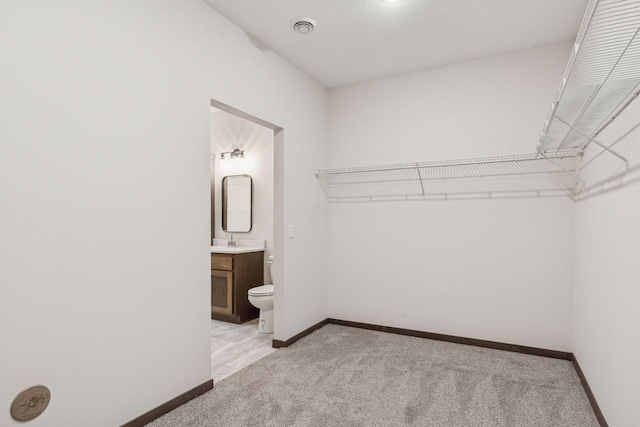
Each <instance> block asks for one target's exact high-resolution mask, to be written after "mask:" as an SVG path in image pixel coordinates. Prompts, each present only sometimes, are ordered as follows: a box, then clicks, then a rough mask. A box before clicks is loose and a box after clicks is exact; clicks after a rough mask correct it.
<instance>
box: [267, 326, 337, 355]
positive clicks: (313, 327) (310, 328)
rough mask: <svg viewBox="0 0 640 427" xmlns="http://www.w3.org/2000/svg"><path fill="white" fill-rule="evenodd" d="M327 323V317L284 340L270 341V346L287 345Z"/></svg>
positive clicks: (279, 346)
mask: <svg viewBox="0 0 640 427" xmlns="http://www.w3.org/2000/svg"><path fill="white" fill-rule="evenodd" d="M327 323H329V319H324V320H321V321H319V322H318V323H316V324H315V325H313V326H310V327H308V328H307V329H305V330H304V331H302V332H300V333H299V334H296V335H294V336H292V337H291V338H289V339H288V340H286V341H280V340H273V341H271V346H272V347H273V348H282V347H289V346H290V345H291V344H293V343H294V342H296V341H298V340H299V339H300V338H304V337H306V336H307V335H309V334H310V333H311V332H313V331H315V330H318V329H320V328H322V327H323V326H324V325H326V324H327Z"/></svg>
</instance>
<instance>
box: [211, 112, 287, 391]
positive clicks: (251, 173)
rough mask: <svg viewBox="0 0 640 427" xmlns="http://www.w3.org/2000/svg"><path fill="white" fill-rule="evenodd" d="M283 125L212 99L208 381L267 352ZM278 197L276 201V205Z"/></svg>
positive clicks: (273, 306)
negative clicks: (210, 375)
mask: <svg viewBox="0 0 640 427" xmlns="http://www.w3.org/2000/svg"><path fill="white" fill-rule="evenodd" d="M282 142H283V129H282V128H281V127H279V126H276V125H273V124H271V123H269V122H266V121H264V120H261V119H259V118H257V117H254V116H251V115H249V114H247V113H244V112H242V111H240V110H237V109H235V108H233V107H230V106H228V105H226V104H223V103H221V102H218V101H215V100H211V138H210V148H211V149H210V166H211V181H210V187H211V215H210V217H211V233H210V238H211V368H212V377H213V380H214V382H215V381H220V380H221V379H223V378H225V377H227V376H229V375H231V374H233V373H234V372H237V371H238V370H240V369H242V368H244V367H245V366H248V365H249V364H251V363H253V362H255V361H257V360H259V359H261V358H262V357H264V356H266V355H268V354H270V353H272V352H273V351H275V349H274V348H273V347H272V341H273V337H274V332H275V329H276V328H278V326H279V325H278V321H277V317H276V316H274V313H276V312H277V310H279V309H280V307H279V304H278V303H277V302H276V300H277V299H278V298H277V295H278V291H277V289H278V287H277V286H276V283H277V282H278V279H279V277H278V273H280V272H281V271H282V269H281V268H280V266H281V265H282V262H283V259H282V253H283V251H282V249H281V248H282V242H281V241H279V239H278V238H277V236H278V230H282V225H281V223H282V222H283V221H282V210H281V201H282V197H281V192H282V174H279V173H277V172H276V171H277V170H278V169H279V170H281V169H282V168H281V167H278V166H280V165H281V164H282V157H283V147H282V145H283V144H282ZM278 201H280V203H278Z"/></svg>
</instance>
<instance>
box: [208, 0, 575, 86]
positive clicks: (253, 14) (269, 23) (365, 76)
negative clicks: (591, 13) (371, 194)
mask: <svg viewBox="0 0 640 427" xmlns="http://www.w3.org/2000/svg"><path fill="white" fill-rule="evenodd" d="M204 1H205V2H206V3H207V4H209V5H210V6H211V7H213V8H214V9H216V10H217V11H218V12H220V13H221V14H222V15H224V16H226V17H227V18H228V19H229V20H231V21H232V22H234V23H236V24H237V25H238V26H239V27H241V28H242V29H244V30H245V31H246V32H247V33H249V34H251V35H252V36H253V37H255V38H256V39H258V40H259V41H261V42H262V43H263V44H265V45H267V46H268V47H269V48H270V49H271V50H273V51H275V52H277V53H278V54H280V55H281V56H282V57H284V58H285V59H287V60H288V61H289V62H291V63H292V64H294V65H295V66H297V67H298V68H300V69H302V70H303V71H305V72H306V73H308V74H309V75H311V76H312V77H314V78H315V79H316V80H318V81H319V82H320V83H322V84H323V85H324V86H326V87H336V86H343V85H347V84H351V83H357V82H362V81H366V80H372V79H376V78H380V77H387V76H391V75H396V74H401V73H406V72H410V71H415V70H420V69H423V68H428V67H434V66H439V65H444V64H450V63H454V62H459V61H465V60H469V59H473V58H481V57H485V56H491V55H497V54H501V53H506V52H512V51H516V50H521V49H527V48H532V47H536V46H543V45H548V44H553V43H559V42H562V41H567V40H573V39H575V37H576V34H577V32H578V27H579V26H580V22H581V20H582V16H583V14H584V12H585V10H586V6H587V0H400V1H398V2H395V3H389V2H385V1H382V0H204ZM298 17H310V18H313V19H314V20H315V21H316V23H317V28H316V30H315V31H314V32H313V33H311V34H307V35H302V34H298V33H296V32H294V31H293V29H292V26H293V22H294V21H295V18H298Z"/></svg>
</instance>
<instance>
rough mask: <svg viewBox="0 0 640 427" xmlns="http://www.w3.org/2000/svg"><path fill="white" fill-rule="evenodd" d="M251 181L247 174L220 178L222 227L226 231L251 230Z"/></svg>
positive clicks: (245, 231) (242, 231)
mask: <svg viewBox="0 0 640 427" xmlns="http://www.w3.org/2000/svg"><path fill="white" fill-rule="evenodd" d="M252 199H253V183H252V181H251V177H250V176H249V175H231V176H225V177H224V178H222V229H223V230H224V231H226V232H227V233H248V232H249V231H251V221H252V218H251V210H252V209H251V205H252Z"/></svg>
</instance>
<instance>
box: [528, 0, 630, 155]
mask: <svg viewBox="0 0 640 427" xmlns="http://www.w3.org/2000/svg"><path fill="white" fill-rule="evenodd" d="M639 32H640V0H592V1H590V2H589V5H588V7H587V11H586V14H585V17H584V19H583V21H582V25H581V26H580V30H579V32H578V36H577V38H576V42H575V44H574V46H573V51H572V53H571V57H570V58H569V63H568V64H567V68H566V70H565V72H564V75H563V78H562V83H561V85H560V87H559V88H558V90H557V91H556V93H555V95H554V97H553V101H552V103H551V108H550V109H549V113H548V114H547V119H546V121H545V123H544V127H543V130H542V133H541V135H540V140H539V143H538V147H537V150H536V151H537V152H538V153H547V152H550V151H555V150H566V149H571V150H584V149H585V148H586V146H587V145H588V144H589V143H591V142H594V143H596V144H598V145H601V144H599V143H598V141H597V140H595V138H596V137H597V136H598V134H599V133H600V132H602V130H603V129H604V128H605V127H606V126H607V125H609V124H610V123H611V122H612V121H613V120H614V119H615V118H616V117H617V116H618V114H620V112H621V111H622V110H624V109H625V108H626V107H627V106H628V105H629V104H630V103H631V102H632V101H633V100H634V99H635V98H636V97H638V95H639V94H640V35H639ZM601 147H602V148H603V149H606V148H605V147H603V146H602V145H601ZM613 154H614V155H615V154H616V153H613ZM622 160H624V159H622Z"/></svg>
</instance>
